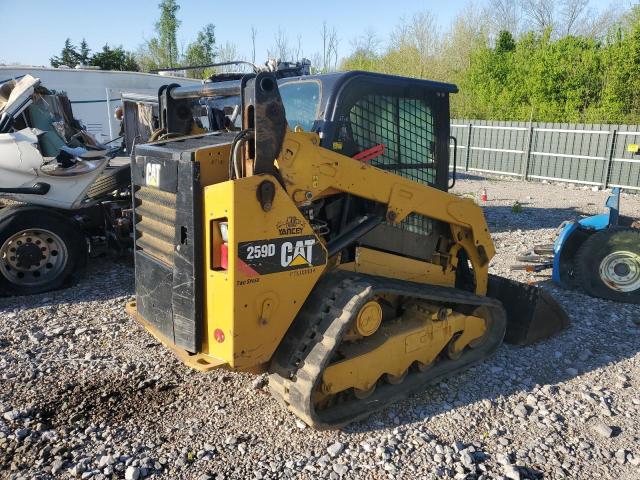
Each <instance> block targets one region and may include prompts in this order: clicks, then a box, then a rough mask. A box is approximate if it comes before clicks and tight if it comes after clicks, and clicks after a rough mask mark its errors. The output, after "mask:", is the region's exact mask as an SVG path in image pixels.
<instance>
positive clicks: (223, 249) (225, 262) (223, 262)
mask: <svg viewBox="0 0 640 480" xmlns="http://www.w3.org/2000/svg"><path fill="white" fill-rule="evenodd" d="M220 267H221V268H223V269H225V270H228V269H229V244H228V243H226V242H225V243H221V244H220Z"/></svg>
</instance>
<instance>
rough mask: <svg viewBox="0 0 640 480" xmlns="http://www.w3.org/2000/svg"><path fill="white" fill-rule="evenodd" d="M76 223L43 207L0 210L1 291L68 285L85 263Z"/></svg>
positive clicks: (32, 291)
mask: <svg viewBox="0 0 640 480" xmlns="http://www.w3.org/2000/svg"><path fill="white" fill-rule="evenodd" d="M87 253H88V252H87V242H86V239H85V236H84V233H83V232H82V230H81V228H80V226H79V225H77V224H76V223H75V222H74V220H73V219H71V218H70V217H68V216H67V215H64V214H63V213H61V212H59V211H57V210H54V209H51V208H45V207H38V206H33V205H18V206H14V207H8V208H4V209H2V210H1V211H0V294H3V295H32V294H37V293H43V292H48V291H51V290H56V289H59V288H63V287H66V286H70V285H72V284H73V283H74V281H75V280H76V277H77V274H78V273H79V272H80V270H81V269H82V268H83V267H84V266H85V265H86V261H87Z"/></svg>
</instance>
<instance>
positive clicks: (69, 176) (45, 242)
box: [0, 75, 131, 294]
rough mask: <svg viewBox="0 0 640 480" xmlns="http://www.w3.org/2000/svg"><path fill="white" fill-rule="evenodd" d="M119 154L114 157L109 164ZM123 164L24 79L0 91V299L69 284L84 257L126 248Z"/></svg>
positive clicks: (116, 150) (61, 104) (64, 101)
mask: <svg viewBox="0 0 640 480" xmlns="http://www.w3.org/2000/svg"><path fill="white" fill-rule="evenodd" d="M118 154H120V155H121V156H117V155H118ZM129 186H130V169H129V158H128V156H125V155H124V154H122V148H121V147H119V146H115V147H109V146H106V145H102V144H99V143H98V142H96V141H95V139H94V138H93V137H92V136H91V135H90V134H89V133H87V132H86V130H85V129H84V128H83V127H82V125H80V123H79V122H78V121H77V120H75V119H74V118H73V113H72V111H71V104H70V102H69V100H68V98H67V97H66V95H65V94H64V93H56V92H51V91H49V90H47V89H46V88H44V87H43V86H41V85H40V80H38V79H37V78H34V77H32V76H30V75H26V76H24V77H22V78H21V79H20V80H18V81H15V80H11V81H8V82H5V83H3V84H0V200H8V201H6V202H3V203H6V204H8V206H4V207H3V208H1V209H0V293H5V294H6V293H9V294H31V293H39V292H44V291H48V290H52V289H55V288H59V287H62V286H65V285H67V284H69V283H70V282H71V281H73V279H74V277H75V276H76V274H77V273H78V272H79V271H80V269H81V267H83V266H84V265H85V263H86V259H87V256H88V255H89V253H90V252H96V251H100V250H101V248H102V247H103V246H104V247H109V248H110V249H111V250H113V249H115V250H116V251H126V250H127V249H128V248H129V247H130V242H131V218H130V198H131V196H130V191H129V188H130V187H129Z"/></svg>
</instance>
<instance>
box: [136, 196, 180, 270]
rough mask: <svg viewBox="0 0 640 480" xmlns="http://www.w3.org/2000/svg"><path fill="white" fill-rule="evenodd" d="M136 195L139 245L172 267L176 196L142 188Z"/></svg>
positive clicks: (137, 241)
mask: <svg viewBox="0 0 640 480" xmlns="http://www.w3.org/2000/svg"><path fill="white" fill-rule="evenodd" d="M135 198H136V208H135V212H136V246H137V248H138V250H142V251H144V252H145V253H147V254H149V255H151V256H152V257H154V258H155V259H157V260H159V261H161V262H162V263H164V264H166V265H167V266H169V267H172V266H173V247H174V242H175V224H176V195H175V193H169V192H163V191H161V190H157V189H155V188H150V187H140V188H139V190H137V191H136V193H135Z"/></svg>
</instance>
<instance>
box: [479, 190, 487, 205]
mask: <svg viewBox="0 0 640 480" xmlns="http://www.w3.org/2000/svg"><path fill="white" fill-rule="evenodd" d="M480 200H481V201H483V202H486V201H487V189H486V188H483V189H482V190H480Z"/></svg>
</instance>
